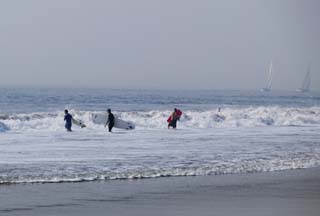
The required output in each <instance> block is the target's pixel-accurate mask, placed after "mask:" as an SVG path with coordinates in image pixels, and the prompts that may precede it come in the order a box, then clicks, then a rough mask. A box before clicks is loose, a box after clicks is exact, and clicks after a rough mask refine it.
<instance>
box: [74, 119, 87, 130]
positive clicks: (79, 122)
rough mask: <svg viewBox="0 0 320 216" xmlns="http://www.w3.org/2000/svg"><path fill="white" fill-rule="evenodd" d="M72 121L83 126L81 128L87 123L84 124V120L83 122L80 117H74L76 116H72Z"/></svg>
mask: <svg viewBox="0 0 320 216" xmlns="http://www.w3.org/2000/svg"><path fill="white" fill-rule="evenodd" d="M72 123H73V124H75V125H78V126H79V127H81V128H84V127H86V125H85V124H84V122H83V121H82V120H79V119H74V118H72Z"/></svg>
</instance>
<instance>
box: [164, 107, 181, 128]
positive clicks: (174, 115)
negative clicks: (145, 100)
mask: <svg viewBox="0 0 320 216" xmlns="http://www.w3.org/2000/svg"><path fill="white" fill-rule="evenodd" d="M181 115H182V111H181V110H179V109H177V108H174V111H173V113H172V114H171V116H170V117H169V119H168V120H167V121H168V123H169V124H168V129H169V128H170V127H172V128H174V129H175V128H177V121H178V120H180V117H181Z"/></svg>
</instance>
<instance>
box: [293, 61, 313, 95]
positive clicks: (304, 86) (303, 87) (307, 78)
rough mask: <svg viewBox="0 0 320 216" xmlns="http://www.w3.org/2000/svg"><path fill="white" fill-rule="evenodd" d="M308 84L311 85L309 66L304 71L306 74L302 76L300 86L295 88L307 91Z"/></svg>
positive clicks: (308, 88) (299, 90)
mask: <svg viewBox="0 0 320 216" xmlns="http://www.w3.org/2000/svg"><path fill="white" fill-rule="evenodd" d="M310 85H311V66H310V65H309V66H308V70H307V73H306V76H305V77H304V80H303V83H302V87H301V88H299V89H297V90H296V91H297V92H309V91H310Z"/></svg>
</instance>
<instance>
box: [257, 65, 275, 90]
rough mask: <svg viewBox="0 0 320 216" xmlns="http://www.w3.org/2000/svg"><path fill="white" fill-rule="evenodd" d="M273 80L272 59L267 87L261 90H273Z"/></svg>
mask: <svg viewBox="0 0 320 216" xmlns="http://www.w3.org/2000/svg"><path fill="white" fill-rule="evenodd" d="M272 80H273V64H272V61H271V62H270V65H269V75H268V82H267V85H266V87H264V88H262V89H260V91H263V92H269V91H271V87H272Z"/></svg>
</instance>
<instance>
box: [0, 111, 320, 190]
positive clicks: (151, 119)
mask: <svg viewBox="0 0 320 216" xmlns="http://www.w3.org/2000/svg"><path fill="white" fill-rule="evenodd" d="M70 112H71V114H72V115H73V116H74V117H75V118H77V119H82V120H83V121H84V122H85V123H86V125H87V127H86V128H80V127H77V126H73V129H74V133H66V132H65V129H64V122H63V113H62V112H38V113H29V114H27V113H26V114H11V115H9V114H8V115H2V117H1V122H2V124H0V128H5V130H2V131H5V133H0V136H1V139H0V183H3V184H4V183H22V182H43V183H44V182H74V181H95V180H114V179H136V178H157V177H169V176H195V175H219V174H233V173H250V172H264V171H278V170H286V169H300V168H309V167H317V166H320V141H319V140H320V108H319V107H309V108H285V107H278V106H272V107H230V108H224V109H223V110H222V111H221V112H220V113H218V112H217V111H216V110H206V111H196V110H186V111H184V115H183V116H182V118H181V121H180V122H179V123H178V130H168V129H166V126H167V122H166V120H167V118H168V116H169V115H170V111H169V110H166V111H159V110H153V111H135V112H116V111H115V112H114V114H115V115H116V116H118V117H120V118H121V119H124V120H128V121H132V122H134V123H135V124H136V126H137V127H136V130H133V131H121V130H117V129H115V130H114V133H112V134H110V133H108V132H107V131H106V129H105V128H104V127H103V126H102V125H97V124H94V123H93V121H92V119H91V118H92V113H97V112H98V111H97V112H95V111H93V112H91V111H78V110H70ZM100 113H101V112H100ZM9 128H10V130H9Z"/></svg>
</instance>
